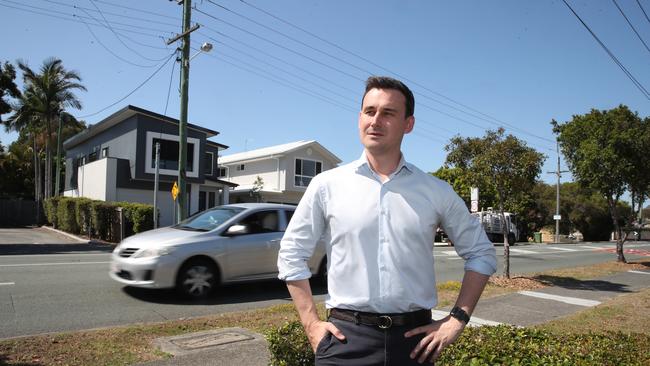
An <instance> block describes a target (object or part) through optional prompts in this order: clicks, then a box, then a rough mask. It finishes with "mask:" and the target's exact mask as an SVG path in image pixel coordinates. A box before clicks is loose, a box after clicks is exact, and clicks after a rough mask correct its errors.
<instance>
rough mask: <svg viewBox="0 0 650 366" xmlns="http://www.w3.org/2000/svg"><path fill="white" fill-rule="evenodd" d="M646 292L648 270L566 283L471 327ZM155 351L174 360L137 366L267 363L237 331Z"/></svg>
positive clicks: (497, 301) (567, 311) (487, 304)
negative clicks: (644, 290)
mask: <svg viewBox="0 0 650 366" xmlns="http://www.w3.org/2000/svg"><path fill="white" fill-rule="evenodd" d="M646 288H650V268H648V269H645V270H642V271H634V270H631V271H627V272H621V273H617V274H613V275H610V276H606V277H601V278H597V279H592V280H584V281H581V280H575V281H565V282H564V283H563V284H562V285H558V286H552V287H546V288H543V289H537V290H532V291H520V292H516V293H511V294H507V295H503V296H498V297H494V298H489V299H483V300H481V301H480V302H479V304H478V306H477V308H476V310H475V311H474V314H473V316H472V321H471V322H470V325H471V326H480V325H497V324H511V325H516V326H530V325H535V324H540V323H545V322H548V321H551V320H555V319H558V318H562V317H565V316H567V315H571V314H573V313H576V312H578V311H581V310H584V309H587V308H590V307H594V306H597V305H599V304H600V303H602V302H604V301H606V300H608V299H611V298H613V297H616V296H619V295H624V294H630V293H634V292H638V291H640V290H642V289H646ZM448 313H449V309H443V310H439V311H434V314H433V318H434V319H440V318H443V317H445V316H446V315H447V314H448ZM157 345H158V346H159V348H160V349H162V350H163V351H165V352H169V353H171V354H174V357H173V358H171V359H169V360H162V361H152V362H147V363H142V364H139V366H144V365H146V366H163V365H164V366H171V365H177V366H185V365H187V366H203V365H206V366H207V365H224V366H225V365H238V366H244V365H245V366H258V365H259V366H266V365H268V363H269V353H268V349H267V345H266V341H265V340H264V338H263V337H262V336H260V335H259V334H254V333H250V332H249V331H247V330H244V329H239V328H229V329H220V330H215V331H210V332H201V333H192V334H185V335H182V336H177V337H169V338H162V339H158V340H157Z"/></svg>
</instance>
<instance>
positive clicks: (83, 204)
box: [75, 197, 93, 233]
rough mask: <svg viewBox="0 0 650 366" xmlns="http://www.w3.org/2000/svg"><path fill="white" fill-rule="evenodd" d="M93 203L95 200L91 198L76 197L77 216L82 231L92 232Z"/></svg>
mask: <svg viewBox="0 0 650 366" xmlns="http://www.w3.org/2000/svg"><path fill="white" fill-rule="evenodd" d="M92 203H93V200H91V199H90V198H83V197H81V198H77V199H75V214H76V215H75V216H76V220H77V227H78V228H79V232H80V233H90V231H91V230H90V228H91V227H92V226H91V218H92V214H91V212H92Z"/></svg>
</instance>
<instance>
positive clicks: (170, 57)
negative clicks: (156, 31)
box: [77, 52, 176, 119]
mask: <svg viewBox="0 0 650 366" xmlns="http://www.w3.org/2000/svg"><path fill="white" fill-rule="evenodd" d="M175 56H176V52H174V53H172V54H171V55H169V58H168V59H167V60H166V61H165V62H163V63H161V64H160V67H158V68H157V69H156V71H154V72H153V73H152V74H151V75H149V77H147V78H146V79H145V80H144V81H143V82H142V83H140V85H138V86H137V87H135V89H133V90H131V91H130V92H129V93H128V94H127V95H125V96H124V97H122V98H120V99H119V100H117V101H116V102H115V103H111V104H110V105H108V106H106V107H104V108H102V109H100V110H98V111H97V112H94V113H91V114H86V115H83V116H79V117H77V118H78V119H81V118H87V117H92V116H95V115H97V114H100V113H101V112H103V111H105V110H107V109H109V108H111V107H113V106H115V105H116V104H118V103H120V102H122V101H123V100H124V99H126V98H128V97H130V96H131V94H133V93H135V92H136V91H138V90H139V89H140V88H141V87H142V86H144V85H145V84H146V83H147V82H149V80H151V79H152V78H153V77H154V76H156V74H157V73H158V72H159V71H160V70H162V68H163V67H164V66H165V65H167V63H168V62H169V60H171V59H172V58H173V57H175Z"/></svg>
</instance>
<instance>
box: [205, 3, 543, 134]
mask: <svg viewBox="0 0 650 366" xmlns="http://www.w3.org/2000/svg"><path fill="white" fill-rule="evenodd" d="M208 2H210V3H213V4H214V2H213V1H210V0H208ZM240 2H242V3H244V4H246V5H247V6H249V7H251V8H253V9H255V10H257V11H260V12H262V13H264V14H266V15H268V16H270V17H272V18H274V19H276V20H278V21H280V22H282V23H284V24H287V25H289V26H291V27H293V28H295V29H298V30H300V31H302V32H304V33H306V34H308V35H310V36H312V37H314V38H316V39H318V40H320V41H322V42H325V43H327V44H328V45H330V46H332V47H335V48H337V49H339V50H341V51H343V52H345V53H347V54H349V55H352V56H354V57H356V58H358V59H360V60H363V61H365V62H367V63H369V64H371V65H373V66H375V67H378V68H380V69H382V70H384V71H386V72H388V73H390V74H392V75H395V76H397V77H398V78H400V79H402V80H404V81H406V82H408V83H409V84H412V85H416V86H418V87H420V88H422V89H424V90H426V91H428V92H430V93H432V94H435V95H437V96H439V97H441V98H444V99H446V100H448V101H450V102H452V103H454V104H456V105H459V106H461V107H463V108H465V109H468V110H470V111H473V112H475V113H478V114H480V115H482V116H484V117H486V118H488V119H489V120H486V119H484V118H481V117H477V116H475V115H472V114H471V113H468V112H466V111H463V110H461V109H458V108H456V107H452V106H450V105H449V104H447V103H443V102H440V101H439V100H437V99H434V98H431V97H429V96H426V95H424V94H422V93H418V94H420V96H422V97H424V98H425V99H429V100H432V101H434V102H436V103H440V104H442V105H445V106H447V107H450V108H452V109H455V110H457V111H460V112H462V113H465V114H468V115H470V116H472V117H474V118H479V119H483V120H485V121H487V122H491V123H493V124H494V123H495V122H496V123H497V124H501V125H504V126H508V127H510V128H511V129H513V130H515V131H519V132H520V133H523V134H526V135H529V136H532V137H535V138H538V139H540V140H543V141H546V142H553V143H554V142H555V141H553V140H550V139H548V138H545V137H541V136H538V135H535V134H532V133H529V132H527V131H525V130H523V129H520V128H518V127H516V126H514V125H512V124H509V123H507V122H504V121H502V120H500V119H497V118H495V117H492V116H490V115H488V114H485V113H483V112H481V111H479V110H476V109H474V108H472V107H469V106H467V105H465V104H463V103H461V102H458V101H456V100H454V99H451V98H449V97H447V96H446V95H444V94H441V93H439V92H436V91H434V90H431V89H429V88H427V87H426V86H424V85H421V84H420V83H417V82H415V81H413V80H410V79H408V78H406V77H405V76H402V75H400V74H398V73H396V72H394V71H391V70H389V69H387V68H385V67H383V66H381V65H379V64H377V63H375V62H373V61H372V60H369V59H367V58H365V57H363V56H361V55H359V54H357V53H355V52H352V51H350V50H347V49H345V48H344V47H341V46H339V45H337V44H335V43H333V42H331V41H329V40H327V39H325V38H323V37H320V36H318V35H316V34H314V33H313V32H310V31H308V30H306V29H304V28H302V27H299V26H297V25H295V24H293V23H291V22H289V21H287V20H284V19H282V18H280V17H278V16H276V15H274V14H272V13H270V12H268V11H266V10H264V9H262V8H260V7H257V6H255V5H252V4H250V3H249V2H247V1H245V0H240ZM223 8H224V9H226V8H225V7H223ZM227 10H228V11H230V12H233V13H234V14H237V13H235V12H234V11H232V10H229V9H227ZM237 15H239V14H237ZM240 16H242V15H240ZM247 19H248V18H247ZM251 21H252V20H251ZM255 23H256V24H257V22H255ZM281 34H282V33H281ZM366 72H368V73H369V71H367V70H366ZM370 74H372V73H370ZM490 120H491V121H490Z"/></svg>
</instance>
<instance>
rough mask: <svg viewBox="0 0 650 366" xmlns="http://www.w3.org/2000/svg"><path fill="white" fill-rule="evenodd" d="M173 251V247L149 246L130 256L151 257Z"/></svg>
mask: <svg viewBox="0 0 650 366" xmlns="http://www.w3.org/2000/svg"><path fill="white" fill-rule="evenodd" d="M173 251H174V247H161V248H149V249H145V250H142V251H139V252H137V253H136V254H135V255H134V256H133V257H132V258H153V257H162V256H164V255H169V254H171V253H172V252H173Z"/></svg>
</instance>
